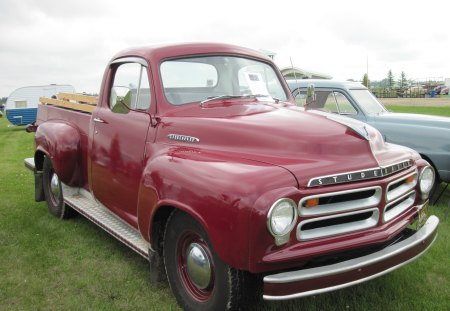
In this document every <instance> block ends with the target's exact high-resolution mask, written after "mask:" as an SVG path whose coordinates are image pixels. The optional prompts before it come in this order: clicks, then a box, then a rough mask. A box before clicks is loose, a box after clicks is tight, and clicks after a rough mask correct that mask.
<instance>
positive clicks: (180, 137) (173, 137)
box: [167, 134, 200, 143]
mask: <svg viewBox="0 0 450 311" xmlns="http://www.w3.org/2000/svg"><path fill="white" fill-rule="evenodd" d="M167 137H168V138H169V139H170V140H177V141H184V142H186V143H198V142H200V139H198V138H197V137H192V136H186V135H179V134H169V135H167Z"/></svg>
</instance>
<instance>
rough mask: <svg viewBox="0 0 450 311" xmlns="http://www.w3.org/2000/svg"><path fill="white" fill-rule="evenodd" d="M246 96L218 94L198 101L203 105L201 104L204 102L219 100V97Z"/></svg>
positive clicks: (242, 96) (241, 96)
mask: <svg viewBox="0 0 450 311" xmlns="http://www.w3.org/2000/svg"><path fill="white" fill-rule="evenodd" d="M244 97H246V96H244V95H219V96H210V97H208V98H206V99H205V100H202V101H201V102H200V106H203V104H206V103H207V102H210V101H213V100H219V99H233V98H244Z"/></svg>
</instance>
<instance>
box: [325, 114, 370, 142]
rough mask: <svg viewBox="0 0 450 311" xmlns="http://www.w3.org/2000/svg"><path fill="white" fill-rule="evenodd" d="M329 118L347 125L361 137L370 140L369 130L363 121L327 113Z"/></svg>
mask: <svg viewBox="0 0 450 311" xmlns="http://www.w3.org/2000/svg"><path fill="white" fill-rule="evenodd" d="M327 119H329V120H332V121H334V122H337V123H340V124H342V125H345V126H347V127H348V128H350V129H351V130H352V131H353V132H355V133H356V134H358V135H359V136H360V137H362V138H364V139H365V140H370V135H369V131H367V128H366V124H364V123H363V122H360V121H357V120H353V119H350V118H343V117H341V116H334V115H327Z"/></svg>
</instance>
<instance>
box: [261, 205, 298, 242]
mask: <svg viewBox="0 0 450 311" xmlns="http://www.w3.org/2000/svg"><path fill="white" fill-rule="evenodd" d="M296 219H297V205H296V204H295V202H294V201H292V200H291V199H279V200H278V201H276V202H275V203H274V204H273V205H272V207H271V208H270V210H269V213H268V214H267V228H268V229H269V231H270V233H271V234H272V235H273V236H274V237H280V236H285V235H287V234H288V233H290V232H291V230H292V229H293V228H294V226H295V222H296ZM277 244H278V243H277Z"/></svg>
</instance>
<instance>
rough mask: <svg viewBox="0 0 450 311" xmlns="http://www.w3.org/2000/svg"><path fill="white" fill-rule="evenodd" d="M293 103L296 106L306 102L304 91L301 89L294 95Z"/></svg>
mask: <svg viewBox="0 0 450 311" xmlns="http://www.w3.org/2000/svg"><path fill="white" fill-rule="evenodd" d="M295 103H296V104H297V106H300V107H304V106H305V104H306V91H304V90H302V91H300V92H298V93H297V95H295Z"/></svg>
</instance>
